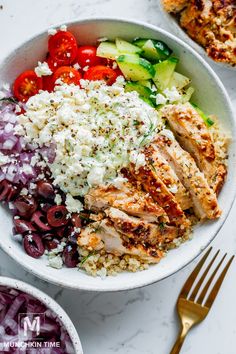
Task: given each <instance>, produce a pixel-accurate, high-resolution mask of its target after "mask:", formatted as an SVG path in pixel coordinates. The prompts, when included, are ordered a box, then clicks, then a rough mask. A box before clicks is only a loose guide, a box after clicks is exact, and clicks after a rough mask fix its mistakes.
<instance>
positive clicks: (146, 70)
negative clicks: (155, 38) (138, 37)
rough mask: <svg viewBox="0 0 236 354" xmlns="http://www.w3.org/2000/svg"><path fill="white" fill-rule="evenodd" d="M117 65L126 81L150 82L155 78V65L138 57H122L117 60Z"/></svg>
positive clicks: (128, 55)
mask: <svg viewBox="0 0 236 354" xmlns="http://www.w3.org/2000/svg"><path fill="white" fill-rule="evenodd" d="M117 64H118V66H119V68H120V70H121V71H122V73H123V74H124V76H125V78H126V80H131V81H140V80H148V79H151V78H152V77H154V76H155V69H154V67H153V65H152V64H151V63H150V62H149V61H147V60H146V59H143V58H140V57H139V56H138V55H130V54H127V55H120V56H119V57H118V58H117Z"/></svg>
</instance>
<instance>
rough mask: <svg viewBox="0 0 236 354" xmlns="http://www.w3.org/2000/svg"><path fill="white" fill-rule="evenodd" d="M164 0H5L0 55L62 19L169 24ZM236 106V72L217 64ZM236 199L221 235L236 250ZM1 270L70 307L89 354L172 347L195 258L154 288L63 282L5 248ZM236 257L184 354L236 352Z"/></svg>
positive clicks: (146, 352)
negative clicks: (87, 288) (89, 288)
mask: <svg viewBox="0 0 236 354" xmlns="http://www.w3.org/2000/svg"><path fill="white" fill-rule="evenodd" d="M157 1H158V0H119V1H117V0H40V1H32V0H0V5H3V9H0V46H1V50H0V60H1V59H2V58H3V57H4V55H6V54H7V53H8V51H10V50H11V49H13V48H14V47H15V46H17V45H18V44H20V43H21V41H22V40H25V39H26V38H28V37H30V36H31V35H32V34H35V33H37V32H39V31H41V30H43V29H46V28H48V27H49V26H50V25H54V24H56V23H59V22H63V21H68V20H71V19H74V18H79V17H89V16H111V17H115V16H116V17H122V18H133V19H139V20H143V21H146V22H149V23H152V24H155V25H160V26H162V27H164V28H166V25H165V24H162V19H161V17H160V16H159V14H158V6H157ZM215 70H216V71H217V73H218V75H219V76H220V77H221V79H222V80H223V82H224V84H225V86H226V88H227V89H228V92H229V94H230V96H231V99H232V100H233V102H234V107H235V108H236V89H235V86H236V72H233V71H229V70H222V69H219V67H218V66H217V67H215ZM235 217H236V206H234V208H233V209H232V211H231V214H230V216H229V218H228V220H227V221H226V223H225V225H224V227H223V228H222V230H221V232H220V233H219V235H218V236H217V238H216V239H215V241H214V243H213V244H214V246H215V247H220V248H221V249H222V250H225V251H227V252H229V253H230V254H231V253H235V252H236V223H235ZM0 262H1V263H0V273H1V274H2V275H6V276H11V277H16V278H19V279H22V280H24V281H26V282H29V283H30V284H33V285H35V286H37V287H39V288H40V289H42V290H44V291H45V292H47V293H48V294H50V295H51V296H52V297H54V299H56V300H57V301H58V302H59V303H60V304H61V305H62V306H63V307H64V309H65V310H66V311H67V312H68V314H69V315H70V316H71V318H72V320H73V321H74V323H75V325H76V328H77V330H78V332H79V335H80V337H81V341H82V344H83V348H84V353H85V354H111V353H117V354H141V353H142V354H168V353H169V351H170V348H171V345H172V343H173V341H174V340H175V336H176V334H177V331H178V321H177V316H176V313H175V301H176V298H177V295H178V293H179V290H180V288H181V286H182V284H183V283H184V280H185V279H186V277H187V275H188V274H189V273H190V270H191V269H192V268H193V266H194V264H191V265H189V266H188V267H186V268H185V269H183V270H182V271H180V272H178V273H177V274H175V275H173V276H172V277H170V278H168V279H166V280H164V281H162V282H160V283H158V284H154V285H151V286H148V287H146V288H142V289H139V290H134V291H129V292H121V293H107V294H99V293H87V292H81V293H80V292H75V291H71V290H67V289H60V288H58V287H56V286H54V285H51V284H47V283H44V282H42V281H40V280H39V279H37V278H35V277H33V276H32V275H30V274H28V273H26V272H25V271H24V270H23V269H22V268H21V267H19V266H17V265H16V264H15V263H14V261H13V260H11V259H10V258H9V257H8V256H6V255H5V254H3V253H2V252H1V251H0ZM235 284H236V263H235V264H234V266H233V267H232V268H231V269H230V272H229V274H228V276H227V278H226V280H225V282H224V285H223V287H222V289H221V292H220V294H219V296H218V298H217V299H216V302H215V304H214V307H213V309H212V311H211V312H210V314H209V316H208V317H207V319H206V320H205V321H204V323H202V324H201V325H199V326H198V327H196V328H195V329H193V330H192V332H191V333H190V334H189V336H188V338H187V340H186V343H185V345H184V348H183V350H182V353H183V354H187V353H188V354H198V353H205V354H235V352H236V349H235V338H236V315H235V313H236V305H235V299H236V286H235Z"/></svg>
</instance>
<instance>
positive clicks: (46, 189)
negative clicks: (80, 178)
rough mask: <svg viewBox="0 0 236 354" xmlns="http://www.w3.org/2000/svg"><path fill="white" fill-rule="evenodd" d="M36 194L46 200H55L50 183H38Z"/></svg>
mask: <svg viewBox="0 0 236 354" xmlns="http://www.w3.org/2000/svg"><path fill="white" fill-rule="evenodd" d="M37 192H38V194H39V195H40V196H41V197H43V198H45V199H48V200H53V199H54V198H55V191H54V187H53V185H52V183H50V182H48V181H39V182H38V183H37Z"/></svg>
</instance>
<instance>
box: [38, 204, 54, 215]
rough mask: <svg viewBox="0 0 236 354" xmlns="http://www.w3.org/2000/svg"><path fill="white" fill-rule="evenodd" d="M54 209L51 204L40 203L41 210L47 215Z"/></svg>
mask: <svg viewBox="0 0 236 354" xmlns="http://www.w3.org/2000/svg"><path fill="white" fill-rule="evenodd" d="M51 207H52V204H51V203H40V209H41V210H42V211H43V212H44V213H47V212H48V210H49V209H50V208H51Z"/></svg>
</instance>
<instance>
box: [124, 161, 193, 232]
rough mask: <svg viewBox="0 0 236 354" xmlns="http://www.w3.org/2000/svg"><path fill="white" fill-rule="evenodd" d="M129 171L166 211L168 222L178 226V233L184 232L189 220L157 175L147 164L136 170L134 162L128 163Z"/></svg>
mask: <svg viewBox="0 0 236 354" xmlns="http://www.w3.org/2000/svg"><path fill="white" fill-rule="evenodd" d="M129 171H130V173H131V175H132V178H134V179H136V181H137V182H138V183H140V184H141V185H142V187H143V188H144V189H145V190H146V191H147V192H148V193H149V194H150V195H151V196H152V198H153V199H154V200H155V201H156V202H157V203H158V204H159V205H160V206H161V207H162V208H163V209H164V210H165V211H166V213H167V215H168V217H169V219H170V223H171V224H172V225H175V226H177V227H178V228H179V233H180V235H181V234H184V232H185V231H186V229H187V228H188V227H189V226H190V221H189V220H188V219H187V217H186V216H185V214H184V212H183V210H182V209H181V207H180V205H179V203H178V202H177V200H176V199H175V197H174V195H173V194H172V193H171V192H170V191H169V190H168V188H167V187H166V185H165V184H164V183H163V182H162V180H161V179H160V178H159V177H158V176H157V174H156V172H155V171H154V170H153V168H151V167H150V166H148V165H145V166H142V167H140V168H139V169H138V170H136V168H135V165H134V164H130V166H129Z"/></svg>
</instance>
